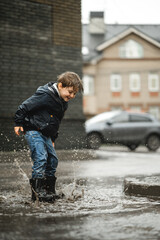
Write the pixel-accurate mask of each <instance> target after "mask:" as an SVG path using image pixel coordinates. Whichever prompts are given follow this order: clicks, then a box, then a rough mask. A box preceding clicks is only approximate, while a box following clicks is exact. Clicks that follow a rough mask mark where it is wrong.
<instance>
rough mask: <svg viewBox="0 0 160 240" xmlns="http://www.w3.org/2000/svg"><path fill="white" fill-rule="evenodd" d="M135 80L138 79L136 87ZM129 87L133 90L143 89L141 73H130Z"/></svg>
mask: <svg viewBox="0 0 160 240" xmlns="http://www.w3.org/2000/svg"><path fill="white" fill-rule="evenodd" d="M135 76H136V78H135ZM134 80H136V85H137V86H136V87H134ZM129 89H130V91H131V92H140V90H141V77H140V74H139V73H131V74H130V75H129Z"/></svg>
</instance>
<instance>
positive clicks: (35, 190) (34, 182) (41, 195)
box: [30, 178, 52, 202]
mask: <svg viewBox="0 0 160 240" xmlns="http://www.w3.org/2000/svg"><path fill="white" fill-rule="evenodd" d="M30 184H31V190H32V200H33V201H35V200H36V199H38V200H39V201H40V202H50V201H52V196H50V195H49V194H47V191H46V179H44V178H33V179H30Z"/></svg>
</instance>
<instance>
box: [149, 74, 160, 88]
mask: <svg viewBox="0 0 160 240" xmlns="http://www.w3.org/2000/svg"><path fill="white" fill-rule="evenodd" d="M148 89H149V91H150V92H158V91H159V77H158V74H156V73H155V74H152V73H151V74H149V76H148Z"/></svg>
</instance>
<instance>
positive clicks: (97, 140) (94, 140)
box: [87, 133, 102, 149]
mask: <svg viewBox="0 0 160 240" xmlns="http://www.w3.org/2000/svg"><path fill="white" fill-rule="evenodd" d="M101 144H102V138H101V136H100V135H99V134H98V133H90V134H89V135H88V136H87V146H88V148H91V149H98V148H100V146H101Z"/></svg>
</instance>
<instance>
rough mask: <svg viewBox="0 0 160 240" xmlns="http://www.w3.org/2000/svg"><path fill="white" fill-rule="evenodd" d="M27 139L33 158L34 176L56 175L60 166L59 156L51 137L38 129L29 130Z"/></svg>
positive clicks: (26, 135)
mask: <svg viewBox="0 0 160 240" xmlns="http://www.w3.org/2000/svg"><path fill="white" fill-rule="evenodd" d="M25 139H26V140H27V143H28V145H29V148H30V151H31V158H32V160H33V167H32V178H44V177H47V176H54V174H55V172H56V168H57V166H58V158H57V155H56V152H55V149H54V147H53V145H52V141H51V138H48V137H45V136H44V135H43V134H42V133H40V132H38V131H27V132H26V134H25Z"/></svg>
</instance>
